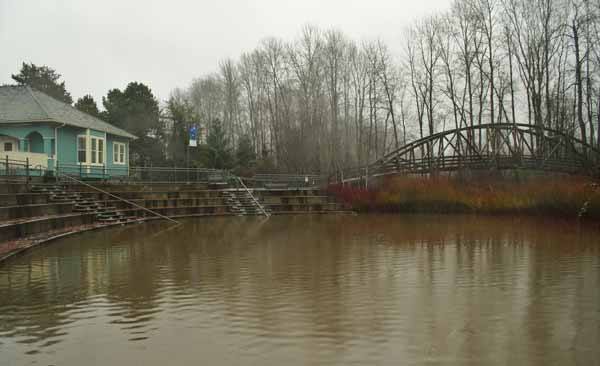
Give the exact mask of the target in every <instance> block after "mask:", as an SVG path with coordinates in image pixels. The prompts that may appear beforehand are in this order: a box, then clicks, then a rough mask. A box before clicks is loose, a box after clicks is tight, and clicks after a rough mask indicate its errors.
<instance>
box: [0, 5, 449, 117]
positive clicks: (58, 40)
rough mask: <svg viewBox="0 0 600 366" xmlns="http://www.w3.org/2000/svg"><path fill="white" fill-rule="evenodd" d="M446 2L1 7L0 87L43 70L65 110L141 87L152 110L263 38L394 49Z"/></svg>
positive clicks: (249, 48) (441, 8)
mask: <svg viewBox="0 0 600 366" xmlns="http://www.w3.org/2000/svg"><path fill="white" fill-rule="evenodd" d="M450 2H451V0H361V1H359V0H296V1H287V0H254V1H243V0H214V1H207V0H135V1H134V0H102V1H97V0H62V1H59V0H0V85H2V84H7V83H13V81H12V79H11V74H16V73H18V72H19V70H20V68H21V63H22V62H27V63H30V62H33V63H34V64H36V65H47V66H50V67H52V68H54V69H56V71H57V72H58V73H60V74H61V75H62V77H63V78H62V80H64V81H65V82H66V87H67V90H69V91H70V92H71V95H72V96H73V99H74V100H77V98H79V97H81V96H83V95H85V94H91V95H92V96H93V97H94V99H96V101H97V102H98V104H99V107H101V106H100V104H101V100H102V96H104V95H106V93H107V91H108V90H109V89H112V88H119V89H123V88H125V86H126V85H127V84H128V83H129V82H131V81H138V82H143V83H145V84H147V85H148V86H149V87H150V88H151V89H152V91H153V92H154V94H155V95H156V97H157V98H158V99H159V100H160V101H164V100H166V99H167V98H168V97H169V94H170V92H171V91H172V90H173V89H174V88H176V87H187V86H188V85H189V84H190V82H191V80H192V79H194V78H196V77H200V76H202V75H205V74H209V73H212V72H215V71H217V69H218V63H219V61H220V60H223V59H225V58H233V59H234V60H236V59H238V57H239V56H240V55H241V53H243V52H246V51H251V50H253V49H254V48H256V47H257V46H258V44H259V43H260V41H261V40H263V39H265V38H267V37H273V36H275V37H279V38H282V39H283V40H284V41H291V40H293V39H294V38H295V37H297V36H298V35H299V33H300V31H301V29H302V27H303V26H304V25H307V24H311V25H316V26H318V27H320V28H322V29H328V28H336V29H339V30H341V31H343V32H344V33H345V34H346V35H348V36H349V37H351V38H352V39H354V40H356V41H362V40H370V39H378V38H379V39H382V40H383V41H385V42H386V43H387V44H388V45H389V47H390V49H391V50H392V52H395V53H399V50H400V49H402V36H403V32H404V29H405V28H406V27H407V26H408V25H410V24H412V23H413V22H414V21H416V20H418V19H419V18H422V17H423V16H426V15H429V14H434V13H436V12H441V11H444V10H446V9H448V8H449V6H450Z"/></svg>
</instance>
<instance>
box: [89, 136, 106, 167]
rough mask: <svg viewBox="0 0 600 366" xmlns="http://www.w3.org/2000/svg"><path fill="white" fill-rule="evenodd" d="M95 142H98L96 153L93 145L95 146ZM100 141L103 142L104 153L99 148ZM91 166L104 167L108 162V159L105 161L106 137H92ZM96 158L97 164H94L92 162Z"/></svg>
mask: <svg viewBox="0 0 600 366" xmlns="http://www.w3.org/2000/svg"><path fill="white" fill-rule="evenodd" d="M93 140H96V151H92V145H93ZM100 141H102V151H100V149H99V147H100ZM89 146H90V165H93V166H103V165H104V164H105V162H106V159H104V156H105V155H104V153H105V152H106V139H105V138H104V137H98V136H90V145H89ZM94 158H96V162H95V163H92V161H94ZM100 159H102V162H100Z"/></svg>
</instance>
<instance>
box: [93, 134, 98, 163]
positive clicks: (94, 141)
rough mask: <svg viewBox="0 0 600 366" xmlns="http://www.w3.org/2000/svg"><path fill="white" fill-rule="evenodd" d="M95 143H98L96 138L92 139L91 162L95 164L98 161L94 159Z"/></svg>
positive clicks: (96, 152)
mask: <svg viewBox="0 0 600 366" xmlns="http://www.w3.org/2000/svg"><path fill="white" fill-rule="evenodd" d="M97 145H98V140H96V139H92V164H96V163H97V162H98V161H97V160H96V156H97V154H98V149H97V147H96V146H97Z"/></svg>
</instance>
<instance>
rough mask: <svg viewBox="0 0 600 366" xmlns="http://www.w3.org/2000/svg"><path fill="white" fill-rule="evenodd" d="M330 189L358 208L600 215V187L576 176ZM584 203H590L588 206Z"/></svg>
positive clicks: (426, 180) (411, 181) (408, 181)
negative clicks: (518, 180)
mask: <svg viewBox="0 0 600 366" xmlns="http://www.w3.org/2000/svg"><path fill="white" fill-rule="evenodd" d="M330 191H331V192H332V193H334V194H336V196H337V197H338V198H339V199H341V200H342V201H343V202H345V203H346V204H347V205H349V206H351V207H352V208H353V209H355V210H358V211H377V212H431V213H453V212H476V213H528V214H530V213H531V214H544V215H555V216H569V217H577V216H578V215H579V214H580V212H581V211H582V208H583V207H586V208H585V209H583V211H585V212H584V215H585V216H588V217H595V218H598V217H600V189H596V188H595V186H594V185H593V184H592V182H591V181H590V180H589V179H585V178H576V177H560V178H556V177H551V178H550V177H546V178H539V177H538V178H530V179H528V180H526V181H524V182H517V181H515V180H508V179H498V178H494V179H477V180H476V181H473V180H471V181H469V182H465V181H461V180H459V179H455V178H449V177H423V178H415V177H395V178H389V179H387V180H386V181H384V182H381V184H380V185H379V187H378V188H377V189H374V190H366V189H364V188H355V187H348V186H345V187H342V186H332V187H330ZM585 202H588V204H587V205H585Z"/></svg>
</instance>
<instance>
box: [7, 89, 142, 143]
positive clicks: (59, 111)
mask: <svg viewBox="0 0 600 366" xmlns="http://www.w3.org/2000/svg"><path fill="white" fill-rule="evenodd" d="M23 122H27V123H31V122H56V123H64V124H66V125H69V126H75V127H81V128H91V129H94V130H97V131H102V132H106V133H109V134H111V135H117V136H122V137H127V138H130V139H135V138H136V136H134V135H132V134H130V133H129V132H127V131H125V130H122V129H120V128H118V127H115V126H113V125H111V124H110V123H107V122H104V121H103V120H101V119H99V118H96V117H94V116H92V115H89V114H87V113H84V112H81V111H80V110H78V109H76V108H74V107H73V106H71V105H69V104H66V103H63V102H61V101H58V100H56V99H54V98H52V97H50V96H48V95H46V94H44V93H42V92H40V91H38V90H35V89H32V88H30V87H29V86H21V85H19V86H12V85H9V86H0V125H2V124H8V123H23Z"/></svg>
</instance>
